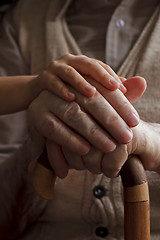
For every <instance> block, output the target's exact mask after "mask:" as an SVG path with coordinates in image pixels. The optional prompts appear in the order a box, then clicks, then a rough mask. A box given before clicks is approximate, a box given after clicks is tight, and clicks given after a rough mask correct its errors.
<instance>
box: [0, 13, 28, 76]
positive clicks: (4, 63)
mask: <svg viewBox="0 0 160 240" xmlns="http://www.w3.org/2000/svg"><path fill="white" fill-rule="evenodd" d="M12 12H13V11H12V10H11V11H9V12H8V13H7V14H6V15H5V16H4V17H3V19H2V20H1V23H0V76H7V75H10V76H13V75H26V74H29V67H28V66H27V64H26V63H25V61H24V58H23V56H22V54H21V50H20V48H19V44H18V41H17V37H16V30H15V29H14V24H13V22H14V21H13V18H12Z"/></svg>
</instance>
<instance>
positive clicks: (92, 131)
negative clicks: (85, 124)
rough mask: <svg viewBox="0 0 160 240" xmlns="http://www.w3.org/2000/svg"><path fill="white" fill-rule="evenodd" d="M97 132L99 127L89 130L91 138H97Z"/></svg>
mask: <svg viewBox="0 0 160 240" xmlns="http://www.w3.org/2000/svg"><path fill="white" fill-rule="evenodd" d="M97 130H98V128H97V126H95V125H94V126H92V127H91V128H90V129H89V135H90V136H92V137H93V136H95V135H96V133H97Z"/></svg>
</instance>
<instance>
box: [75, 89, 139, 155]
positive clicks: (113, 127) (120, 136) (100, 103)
mask: <svg viewBox="0 0 160 240" xmlns="http://www.w3.org/2000/svg"><path fill="white" fill-rule="evenodd" d="M73 91H74V93H75V94H76V101H77V102H78V103H79V105H80V106H81V107H82V108H84V109H85V111H87V112H88V113H89V114H90V115H91V116H92V117H93V118H94V119H96V121H97V122H98V123H99V125H101V126H103V128H104V129H105V130H106V131H107V133H109V135H110V136H112V137H113V138H114V139H115V140H116V141H117V142H118V143H128V142H129V141H131V139H132V130H131V129H130V128H129V127H128V126H127V124H126V123H125V121H124V120H123V119H122V117H121V116H120V115H119V114H121V112H124V110H123V106H122V108H121V109H120V110H119V109H117V110H118V111H117V112H116V110H115V109H114V108H113V107H112V106H111V104H110V103H109V102H108V101H106V100H105V98H104V97H103V96H102V95H101V94H99V93H98V92H96V94H95V95H94V96H93V97H91V98H85V97H82V96H81V95H80V94H79V93H78V92H77V93H76V91H75V90H73ZM108 91H109V90H108ZM116 91H118V90H116ZM109 92H110V93H114V92H113V91H109ZM119 93H120V94H121V95H123V94H122V93H121V92H120V91H119ZM121 95H120V96H119V99H121ZM111 96H112V95H111ZM122 99H123V98H122ZM124 99H125V97H124ZM112 101H113V102H114V101H115V100H114V95H113V97H112ZM125 101H126V99H125ZM122 105H123V104H122ZM130 105H131V104H130V103H129V102H128V109H130V110H131V109H132V106H130ZM126 108H127V107H126ZM128 109H127V110H128ZM132 111H133V110H132ZM134 111H135V110H134ZM125 114H126V113H125ZM95 126H96V125H95ZM97 129H98V128H97ZM95 130H96V129H95ZM108 138H109V136H108ZM94 146H95V145H94ZM99 149H100V148H99ZM112 150H113V149H112Z"/></svg>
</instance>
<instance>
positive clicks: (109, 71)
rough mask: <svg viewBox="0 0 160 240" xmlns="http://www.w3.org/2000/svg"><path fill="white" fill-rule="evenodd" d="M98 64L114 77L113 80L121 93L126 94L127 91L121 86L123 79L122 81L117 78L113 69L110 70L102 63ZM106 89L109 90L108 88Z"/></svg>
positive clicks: (120, 78)
mask: <svg viewBox="0 0 160 240" xmlns="http://www.w3.org/2000/svg"><path fill="white" fill-rule="evenodd" d="M98 62H99V64H100V65H101V66H102V67H103V68H104V69H105V70H106V71H107V72H108V73H109V74H110V75H111V76H113V77H114V79H116V80H117V82H118V83H119V90H121V91H122V92H123V93H126V91H127V89H126V87H125V86H124V85H123V79H122V77H119V76H118V75H117V74H116V73H115V72H114V71H113V69H112V68H111V67H110V66H109V65H107V64H105V63H103V62H102V61H98ZM108 89H110V88H108ZM115 90H116V89H115Z"/></svg>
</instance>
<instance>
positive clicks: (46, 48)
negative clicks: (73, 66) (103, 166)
mask: <svg viewBox="0 0 160 240" xmlns="http://www.w3.org/2000/svg"><path fill="white" fill-rule="evenodd" d="M138 2H139V1H137V0H134V1H131V0H124V1H122V2H121V3H118V5H117V6H116V11H114V13H113V15H112V18H111V19H110V22H109V24H108V30H107V35H106V52H105V53H106V56H107V62H109V63H112V64H111V65H112V66H115V69H118V66H119V65H121V67H120V68H119V70H118V74H120V75H122V76H124V77H128V76H132V75H138V74H139V75H141V76H144V77H145V78H146V79H147V83H148V90H147V92H146V93H145V95H144V96H143V97H142V99H140V100H139V101H138V102H137V103H136V104H135V106H136V108H137V110H138V112H139V113H140V116H141V117H142V118H143V119H144V120H145V121H150V122H155V123H159V122H160V120H159V119H160V109H159V108H160V106H159V101H160V94H159V75H160V72H159V71H160V67H158V65H159V64H160V61H159V56H160V48H159V31H160V17H159V13H160V6H159V4H158V5H157V7H155V6H156V4H157V3H158V1H153V0H152V1H148V2H147V3H146V1H141V3H140V4H142V3H143V4H144V6H148V4H149V3H150V6H152V9H151V11H149V8H147V7H146V9H147V12H146V10H145V8H144V9H143V10H144V17H143V21H140V22H141V24H140V26H141V27H140V28H138V29H139V30H138V31H139V32H141V31H142V33H141V34H140V36H139V37H138V34H139V33H137V35H136V34H135V35H134V37H133V39H132V41H131V42H132V43H129V44H127V47H126V49H127V50H126V53H127V54H126V53H125V55H124V52H123V51H122V52H123V54H122V55H123V56H122V55H121V54H117V51H121V49H119V47H121V46H124V45H125V43H126V42H127V40H128V38H127V37H122V39H123V41H124V43H123V42H122V41H121V42H119V41H118V39H119V36H122V35H123V34H122V32H121V31H122V30H120V31H119V30H118V31H117V33H116V31H114V30H115V25H114V23H115V22H114V21H112V20H113V19H114V17H115V18H116V16H117V15H116V13H117V14H118V12H119V14H120V9H123V13H124V12H125V16H127V17H128V16H129V15H130V18H126V21H127V20H128V19H130V20H129V21H128V22H129V26H130V27H131V26H132V25H133V26H134V28H135V30H136V26H137V24H138V19H136V20H135V16H134V14H133V13H132V12H130V10H131V6H137V4H138ZM70 3H71V1H63V0H61V1H60V0H57V1H52V0H45V1H42V0H34V1H32V0H26V1H25V0H22V1H20V2H19V3H18V5H17V7H16V8H15V10H14V11H13V13H11V14H9V15H8V16H7V17H6V18H5V19H4V25H5V26H7V28H6V31H7V35H8V36H9V38H7V39H8V42H7V43H6V42H5V33H4V32H2V33H1V38H0V46H1V47H0V52H2V54H3V55H2V56H3V58H2V59H0V72H1V74H2V75H3V74H6V73H7V70H6V69H7V64H6V63H7V61H8V56H6V54H4V52H5V51H8V53H9V54H10V56H12V57H13V58H10V59H9V61H11V62H10V66H11V68H10V69H9V70H8V73H9V74H10V75H11V74H13V73H15V74H22V73H31V74H37V73H39V72H40V71H42V70H43V69H44V68H45V67H46V66H47V65H48V63H49V62H50V61H51V60H54V59H57V58H59V57H61V56H62V55H64V54H65V53H68V52H70V53H73V54H81V50H80V47H79V45H80V44H81V43H79V45H78V44H77V43H76V41H75V38H76V37H77V36H76V34H75V37H74V36H73V35H72V34H71V32H70V30H69V27H68V25H67V22H66V17H65V11H66V10H67V8H68V7H69V5H70ZM152 3H153V5H152ZM145 4H146V5H145ZM37 6H38V7H37ZM129 6H130V7H129ZM139 11H140V10H139ZM131 13H132V14H131ZM147 13H148V16H149V17H148V19H147V18H146V15H147ZM152 13H153V14H152ZM114 14H115V15H114ZM151 15H152V16H151ZM125 16H124V15H123V17H125ZM137 16H138V15H137ZM136 21H137V22H136ZM132 23H133V24H132ZM146 23H147V24H146ZM134 24H135V25H134ZM113 26H114V27H113ZM71 28H72V26H71ZM72 30H73V28H72ZM90 30H91V29H90ZM90 30H89V31H90ZM124 32H125V31H124ZM72 33H73V31H72ZM110 33H112V34H110ZM109 35H110V40H108V36H109ZM111 36H113V37H111ZM123 36H125V33H124V35H123ZM111 40H112V42H111ZM135 41H136V42H135ZM134 42H135V44H134V46H133V43H134ZM122 43H123V44H122ZM3 47H4V48H3ZM103 48H104V46H103ZM124 48H125V47H124ZM12 49H15V50H14V51H13V50H12ZM122 49H123V48H122ZM130 49H131V51H130V53H129V54H128V51H129V50H130ZM100 51H101V50H100ZM127 55H128V56H127ZM116 56H118V58H119V59H120V60H117V61H116ZM124 58H125V60H124V61H123V59H124ZM14 60H15V61H14ZM12 62H13V64H15V65H16V67H15V68H14V65H12ZM21 66H22V68H21ZM15 69H16V70H15ZM13 119H14V122H13V121H12V120H13ZM0 126H3V131H2V135H1V138H2V140H1V145H0V147H1V149H0V150H2V151H1V152H3V155H1V159H2V158H4V156H6V158H7V157H8V156H7V155H5V152H6V153H7V152H8V149H7V147H8V146H10V145H7V143H8V137H9V135H11V138H12V137H13V138H12V139H10V141H9V143H11V146H12V149H10V151H9V152H10V153H12V152H13V151H15V149H16V148H19V146H20V145H22V144H23V141H24V138H25V137H26V136H27V126H26V118H25V113H19V114H15V115H10V116H4V117H3V118H1V122H0ZM1 128H2V127H1ZM5 128H6V129H5ZM8 128H9V130H8ZM6 131H7V132H8V135H6ZM4 136H6V138H4ZM4 139H5V140H4ZM4 146H5V147H4ZM22 161H23V159H22ZM147 177H148V180H149V186H150V197H151V240H158V239H159V238H160V217H159V213H160V204H159V196H160V187H159V186H160V176H159V174H156V173H154V172H148V173H147ZM99 193H101V194H102V195H101V196H102V197H100V196H99ZM37 207H38V206H37ZM102 235H103V236H102ZM101 238H105V239H108V240H116V239H118V240H122V239H123V196H122V184H121V179H120V177H118V178H115V179H108V178H107V177H105V176H104V175H103V174H100V175H93V174H91V173H89V172H88V171H76V170H71V171H70V173H69V175H68V177H67V178H65V179H64V180H62V181H59V182H57V184H56V185H55V195H54V199H53V201H50V202H48V204H47V206H46V209H45V211H44V212H43V214H42V215H41V216H40V217H39V218H38V219H37V220H36V221H35V222H33V223H32V225H29V226H28V227H27V228H26V229H25V232H23V233H21V234H20V235H19V236H18V238H16V239H19V240H33V239H39V240H41V239H43V240H44V239H46V240H51V239H57V240H61V239H66V240H67V239H68V240H78V239H79V240H80V239H81V240H82V239H83V240H91V239H92V240H94V239H101Z"/></svg>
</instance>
